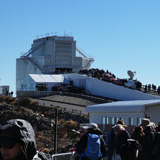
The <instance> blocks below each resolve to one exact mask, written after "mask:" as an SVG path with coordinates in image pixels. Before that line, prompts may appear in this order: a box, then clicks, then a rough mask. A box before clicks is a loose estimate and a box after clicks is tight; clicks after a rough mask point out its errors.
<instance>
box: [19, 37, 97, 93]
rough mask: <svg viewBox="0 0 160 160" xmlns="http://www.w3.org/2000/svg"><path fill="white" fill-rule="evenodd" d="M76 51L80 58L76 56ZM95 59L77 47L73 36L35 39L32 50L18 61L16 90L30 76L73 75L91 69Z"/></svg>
mask: <svg viewBox="0 0 160 160" xmlns="http://www.w3.org/2000/svg"><path fill="white" fill-rule="evenodd" d="M76 51H77V52H78V53H79V56H76ZM93 61H94V59H93V58H88V57H87V56H85V55H84V54H83V53H82V52H81V51H80V49H78V48H77V47H76V41H75V40H74V38H73V37H72V36H48V37H44V38H39V39H35V40H34V41H33V44H32V45H31V49H30V50H29V51H28V52H27V53H25V54H24V55H23V56H21V57H20V58H18V59H16V90H17V91H19V90H21V84H22V82H23V80H24V79H25V77H26V76H28V75H29V74H53V73H56V72H63V73H69V72H70V73H71V72H78V71H79V70H81V69H89V68H90V66H91V64H92V62H93Z"/></svg>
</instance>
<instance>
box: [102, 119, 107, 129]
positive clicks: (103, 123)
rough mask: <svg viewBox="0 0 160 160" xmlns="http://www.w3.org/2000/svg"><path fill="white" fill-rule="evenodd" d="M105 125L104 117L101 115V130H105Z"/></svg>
mask: <svg viewBox="0 0 160 160" xmlns="http://www.w3.org/2000/svg"><path fill="white" fill-rule="evenodd" d="M105 127H106V117H102V130H103V131H105Z"/></svg>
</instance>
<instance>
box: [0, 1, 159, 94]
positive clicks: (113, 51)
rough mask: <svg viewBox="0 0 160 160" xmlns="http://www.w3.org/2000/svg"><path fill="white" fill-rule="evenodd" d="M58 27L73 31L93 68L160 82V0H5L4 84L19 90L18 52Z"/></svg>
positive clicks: (0, 30)
mask: <svg viewBox="0 0 160 160" xmlns="http://www.w3.org/2000/svg"><path fill="white" fill-rule="evenodd" d="M54 32H58V35H64V33H69V34H70V33H72V36H74V39H75V40H76V41H77V45H78V46H79V47H80V48H82V49H83V50H84V51H85V53H86V55H91V56H92V57H94V59H95V62H94V63H93V65H92V67H93V68H99V69H104V70H106V69H108V70H109V71H111V72H112V73H114V74H115V75H116V76H117V77H119V78H128V75H127V70H132V71H136V75H135V78H137V79H138V80H140V81H141V82H142V83H143V84H149V83H151V84H152V83H154V84H156V85H157V86H159V85H160V71H159V70H160V62H159V61H160V1H159V0H1V1H0V79H1V81H0V85H10V90H13V91H14V92H15V85H16V58H19V57H20V55H21V54H22V53H24V52H27V51H28V50H29V49H30V47H31V44H32V42H33V40H34V39H36V36H37V35H45V34H47V33H54Z"/></svg>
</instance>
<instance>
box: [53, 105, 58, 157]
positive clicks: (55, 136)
mask: <svg viewBox="0 0 160 160" xmlns="http://www.w3.org/2000/svg"><path fill="white" fill-rule="evenodd" d="M57 122H58V109H57V108H55V132H54V154H56V153H57V130H58V125H57Z"/></svg>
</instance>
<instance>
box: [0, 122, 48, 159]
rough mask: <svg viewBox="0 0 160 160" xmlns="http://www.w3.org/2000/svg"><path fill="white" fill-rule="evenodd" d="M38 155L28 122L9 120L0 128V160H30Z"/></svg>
mask: <svg viewBox="0 0 160 160" xmlns="http://www.w3.org/2000/svg"><path fill="white" fill-rule="evenodd" d="M39 155H41V154H39V153H38V152H37V146H36V141H35V134H34V130H33V128H32V126H31V124H30V123H29V122H28V121H26V120H23V119H11V120H9V121H7V122H6V123H5V124H4V125H2V126H0V160H32V159H34V156H35V157H38V156H39ZM41 159H45V158H43V156H42V157H41V158H39V160H41Z"/></svg>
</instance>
